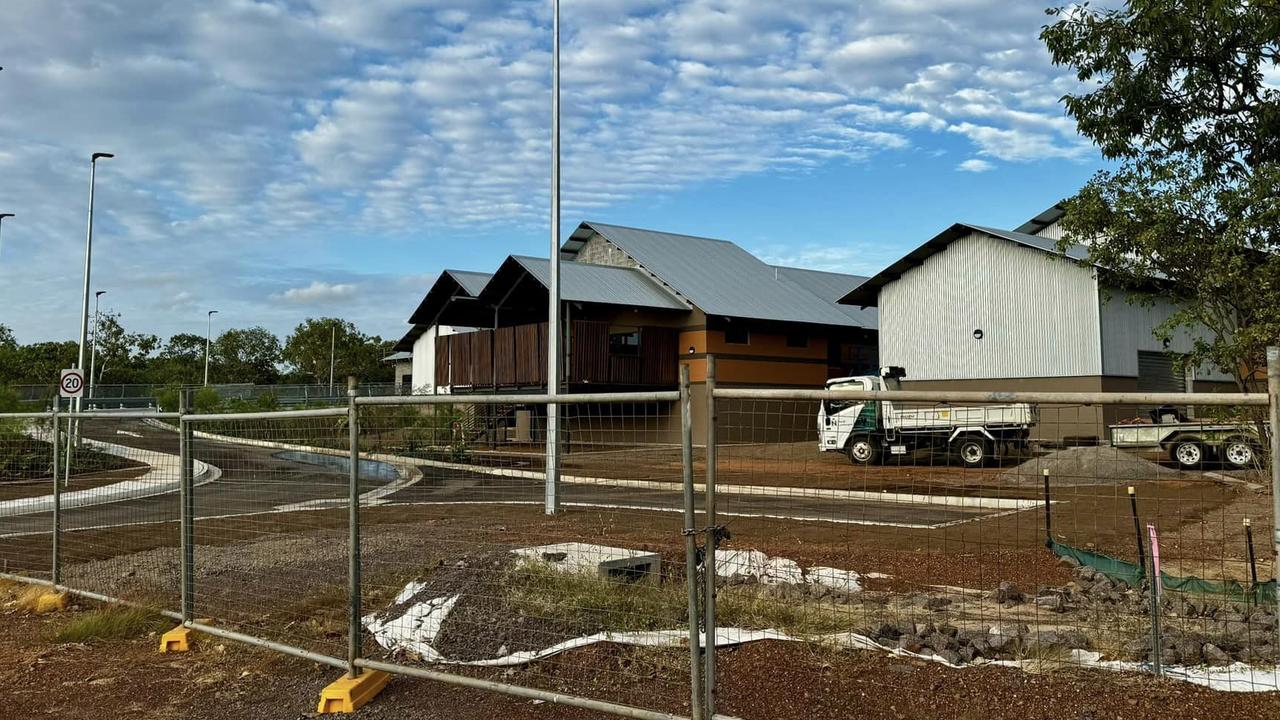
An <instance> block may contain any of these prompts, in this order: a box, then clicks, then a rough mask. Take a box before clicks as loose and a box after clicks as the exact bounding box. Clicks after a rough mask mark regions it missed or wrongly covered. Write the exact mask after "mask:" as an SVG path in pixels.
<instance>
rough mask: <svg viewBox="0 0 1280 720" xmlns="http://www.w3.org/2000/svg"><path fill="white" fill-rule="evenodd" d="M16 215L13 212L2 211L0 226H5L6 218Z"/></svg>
mask: <svg viewBox="0 0 1280 720" xmlns="http://www.w3.org/2000/svg"><path fill="white" fill-rule="evenodd" d="M11 217H14V214H13V213H0V227H3V226H4V219H5V218H11Z"/></svg>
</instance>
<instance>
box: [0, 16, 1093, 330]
mask: <svg viewBox="0 0 1280 720" xmlns="http://www.w3.org/2000/svg"><path fill="white" fill-rule="evenodd" d="M563 21H564V30H565V34H564V56H563V62H564V73H563V80H564V130H563V132H564V137H563V139H564V203H565V208H564V209H565V213H566V218H567V219H568V220H569V221H570V222H571V221H572V220H574V219H576V216H580V215H581V214H584V213H587V212H593V213H594V211H596V210H597V209H601V208H608V207H609V206H612V205H617V204H621V203H625V202H633V201H636V200H638V199H640V200H648V199H654V198H657V197H661V196H666V195H671V194H675V193H682V192H690V191H697V189H698V188H699V187H700V186H701V185H702V184H704V183H709V182H722V181H726V180H733V179H735V178H738V177H741V176H743V175H747V174H755V173H769V172H781V173H786V172H805V171H808V170H809V169H812V168H815V167H820V166H825V165H831V164H839V163H865V162H875V161H877V160H881V159H883V160H884V161H887V162H895V163H903V162H907V161H909V160H910V158H911V157H913V153H921V154H925V153H935V152H938V151H939V150H940V148H941V147H942V146H946V147H947V148H948V149H949V150H952V151H954V148H953V147H952V146H953V145H955V144H956V143H957V142H959V143H960V144H963V145H966V146H967V147H966V148H965V150H967V152H963V151H962V156H963V155H975V156H978V157H974V158H973V161H979V160H980V159H981V158H986V159H987V160H981V162H988V161H990V160H1000V161H1004V162H1033V161H1038V160H1044V159H1068V160H1075V159H1080V158H1088V157H1092V155H1090V153H1091V151H1090V149H1089V148H1088V146H1087V145H1085V144H1084V143H1083V142H1081V141H1080V139H1079V138H1078V137H1077V136H1076V135H1075V132H1074V128H1073V127H1072V125H1071V123H1070V122H1069V121H1068V120H1067V119H1066V118H1064V117H1063V114H1062V111H1061V108H1060V106H1059V104H1058V102H1057V98H1058V97H1060V96H1061V95H1062V94H1063V93H1064V92H1067V91H1069V90H1070V89H1071V88H1072V87H1074V80H1073V79H1072V78H1070V77H1069V76H1067V75H1065V74H1064V73H1061V72H1059V71H1058V70H1056V69H1055V68H1053V67H1052V66H1051V65H1050V64H1049V63H1048V61H1047V58H1046V54H1045V52H1044V50H1043V48H1041V47H1040V42H1039V40H1038V39H1037V35H1038V33H1039V30H1040V26H1041V25H1042V24H1043V22H1044V20H1043V16H1042V15H1041V14H1040V11H1039V7H1038V6H1035V5H1034V4H1026V3H1012V4H1010V3H1008V2H1006V1H1004V0H955V1H954V2H947V3H937V2H929V1H927V0H867V1H866V2H859V3H850V2H848V1H847V0H789V1H788V2H785V3H781V2H780V3H773V2H760V1H759V0H575V2H573V3H566V4H565V7H564V9H563ZM5 23H6V26H5V31H4V38H5V57H4V62H3V64H4V65H5V70H4V72H3V73H2V74H0V107H3V108H4V112H3V113H0V148H3V149H2V150H0V198H2V199H3V202H4V203H5V205H6V207H5V208H0V209H5V210H9V209H10V208H12V209H13V210H14V211H17V212H19V218H18V220H17V221H16V222H14V223H13V224H12V226H11V225H10V224H9V223H6V225H5V239H4V242H5V247H4V251H3V252H4V257H2V258H0V322H2V323H5V324H10V325H13V326H15V328H16V329H17V330H18V332H19V335H20V336H22V337H31V336H38V337H54V336H61V335H69V334H71V333H72V332H73V331H74V328H75V327H76V322H75V321H74V318H75V315H76V312H77V305H76V304H75V302H74V300H75V298H74V293H67V292H64V291H63V288H65V287H66V286H67V284H68V283H67V275H68V271H67V269H66V265H65V259H66V258H67V257H75V256H76V255H77V253H78V252H79V251H80V243H81V240H80V238H82V234H83V215H84V201H85V199H84V183H85V180H86V178H85V177H84V176H85V174H86V171H87V160H88V154H89V153H90V152H92V151H95V150H105V151H111V152H115V153H117V155H118V157H117V158H116V159H115V160H113V161H110V162H108V163H105V164H104V165H103V166H102V167H100V172H99V181H100V182H99V190H98V192H99V194H98V216H97V217H98V225H97V233H98V237H99V241H98V242H99V247H98V252H97V254H96V256H95V273H97V277H98V278H103V279H107V278H114V279H116V280H115V282H125V278H145V277H147V276H157V277H158V276H164V275H166V274H168V273H173V272H175V271H176V272H178V273H179V274H180V275H181V276H183V277H187V276H190V275H192V274H199V275H201V276H202V277H206V278H209V274H210V273H213V272H221V273H223V275H221V276H216V277H213V278H210V279H211V280H214V281H212V282H205V283H203V287H199V288H186V287H182V286H181V285H172V284H161V283H152V284H147V283H146V282H145V281H143V282H141V283H135V284H134V285H133V287H135V288H136V291H137V293H138V294H139V295H140V296H143V295H145V296H146V299H145V300H144V299H142V298H139V299H138V300H137V303H136V304H137V306H138V307H140V308H141V307H166V306H167V307H170V308H172V310H173V313H174V314H175V315H182V316H183V319H181V320H171V319H170V318H168V317H160V316H158V315H156V314H154V313H153V314H152V315H151V316H150V318H149V319H150V320H152V321H154V322H156V324H157V325H160V326H163V324H164V323H166V322H168V323H170V324H171V326H173V327H177V326H180V325H182V323H186V322H187V320H186V319H185V314H187V313H190V314H197V313H195V312H194V311H195V310H197V309H198V307H203V306H204V305H208V304H212V303H216V304H217V306H219V307H222V308H225V309H226V311H227V313H228V314H229V315H230V314H232V313H233V312H241V313H242V314H243V315H244V316H245V317H246V318H250V319H257V318H265V319H264V320H263V321H264V322H266V321H268V319H270V318H272V317H275V316H274V315H273V313H275V312H276V308H275V305H278V304H280V302H284V303H285V304H290V303H292V302H294V301H293V300H292V299H291V298H286V297H285V294H286V293H287V292H288V291H290V290H293V291H296V293H303V297H305V296H306V295H305V292H306V291H307V290H309V289H310V288H312V287H313V285H315V284H316V283H319V284H320V285H321V286H324V287H336V286H344V285H351V286H353V291H354V288H358V289H359V292H358V293H356V295H355V297H356V298H359V299H361V300H362V301H364V299H365V298H369V297H373V296H374V294H375V293H376V292H380V290H378V289H376V288H375V287H374V285H373V284H371V283H364V282H352V281H351V280H350V277H349V276H339V275H335V274H333V272H332V268H333V267H335V266H336V265H338V264H339V263H341V262H343V261H344V260H350V259H352V258H353V253H351V252H350V250H349V249H344V248H343V246H342V245H341V242H340V241H338V240H334V239H333V238H346V237H357V238H358V237H366V236H383V237H385V236H395V237H409V236H412V237H415V238H428V239H430V240H423V242H430V241H434V239H435V238H438V237H440V236H442V235H444V234H456V233H458V232H460V231H462V230H464V229H466V228H476V227H494V226H502V227H519V226H531V225H535V224H541V223H543V222H544V218H545V214H546V207H547V201H546V198H547V183H548V179H547V172H546V170H547V162H548V153H549V132H548V130H549V128H548V125H549V118H548V111H549V66H550V56H549V43H548V26H549V13H548V7H547V3H545V2H535V1H532V0H516V1H510V0H507V1H499V0H365V1H363V2H357V3H353V2H348V1H346V0H289V2H282V1H279V0H205V1H204V2H201V3H199V4H198V7H197V8H196V9H195V10H193V9H192V5H191V3H189V2H183V1H182V0H114V1H113V2H112V3H72V2H66V1H65V0H63V1H54V0H11V2H9V3H7V4H6V7H5ZM969 162H972V161H969ZM421 247H422V246H421V245H420V246H418V249H417V250H415V252H417V253H418V255H417V257H419V258H421V257H430V256H431V251H430V250H425V251H424V250H422V249H421ZM389 255H390V253H383V254H382V256H383V257H384V258H385V257H387V256H389ZM370 256H371V257H372V256H373V254H370ZM364 257H365V256H364V255H363V254H362V255H361V256H360V259H362V260H363V258H364ZM14 258H18V259H19V260H17V261H15V260H14ZM12 262H20V263H21V271H19V269H18V267H17V266H15V265H11V263H12ZM368 262H370V263H374V262H383V263H384V265H383V267H382V268H376V267H362V268H360V269H361V270H362V271H365V272H370V273H376V272H379V271H385V272H386V273H388V274H389V275H391V276H395V275H397V274H398V273H400V272H402V268H401V267H400V266H399V264H397V263H396V262H395V261H394V260H386V259H384V260H381V261H375V260H369V261H368ZM264 268H266V269H268V270H264ZM280 268H288V270H289V272H288V273H287V274H285V273H283V271H279V269H280ZM420 269H421V268H415V271H417V270H420ZM236 273H241V274H243V273H249V274H257V275H267V276H269V278H268V279H263V278H261V277H251V278H248V279H242V278H240V277H239V276H238V275H235V274H236ZM268 280H269V281H268ZM182 291H187V292H190V293H191V296H183V297H181V298H179V297H178V293H179V292H182ZM316 294H317V297H319V296H323V295H324V294H325V292H324V291H323V290H319V289H318V290H316ZM410 294H411V293H410ZM273 296H279V297H278V300H279V301H280V302H276V303H273V302H271V299H272V297H273ZM117 297H118V296H117ZM380 297H384V299H385V297H386V296H380ZM350 300H352V298H351V297H348V298H345V299H344V301H350ZM19 306H21V307H22V308H23V312H21V313H9V312H6V311H5V309H6V308H13V307H19ZM362 307H366V308H367V312H369V313H370V314H371V315H373V314H375V313H377V312H382V313H387V312H395V313H398V314H403V312H402V308H396V309H395V310H394V311H390V310H388V309H386V308H375V307H373V306H372V305H365V306H362ZM237 308H238V309H237ZM400 319H401V318H399V317H398V316H397V317H395V318H394V319H393V320H392V321H391V322H399V320H400ZM229 321H230V320H229V319H228V322H229ZM184 327H185V326H184ZM64 328H72V330H66V331H64Z"/></svg>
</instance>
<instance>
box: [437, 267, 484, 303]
mask: <svg viewBox="0 0 1280 720" xmlns="http://www.w3.org/2000/svg"><path fill="white" fill-rule="evenodd" d="M445 272H446V273H448V274H449V275H450V276H451V277H452V278H453V279H454V282H456V283H458V287H461V288H462V289H463V290H464V291H465V292H466V293H467V294H468V295H470V296H471V297H475V296H477V295H479V294H480V291H481V290H484V286H485V285H486V284H487V283H488V282H489V279H490V278H492V277H493V273H487V272H474V271H472V270H445Z"/></svg>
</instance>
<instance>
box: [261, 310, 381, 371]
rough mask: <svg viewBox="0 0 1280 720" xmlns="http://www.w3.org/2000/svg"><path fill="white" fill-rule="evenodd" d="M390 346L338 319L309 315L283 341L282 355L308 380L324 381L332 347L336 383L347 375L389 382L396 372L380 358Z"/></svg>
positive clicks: (378, 338)
mask: <svg viewBox="0 0 1280 720" xmlns="http://www.w3.org/2000/svg"><path fill="white" fill-rule="evenodd" d="M392 345H393V343H390V342H388V341H385V340H383V339H382V338H380V337H378V336H376V335H374V336H369V335H365V334H364V333H362V332H360V331H359V330H358V329H356V326H355V325H353V324H352V323H349V322H346V321H343V320H340V319H338V318H308V319H307V320H305V321H303V322H302V323H301V324H299V325H298V326H297V327H296V328H294V330H293V333H292V334H291V335H289V337H288V338H287V339H286V340H285V344H284V353H283V358H284V361H285V362H287V363H289V365H291V366H292V367H293V368H295V369H296V370H297V371H298V372H299V373H300V374H302V375H304V376H305V377H306V380H307V381H308V382H315V383H327V382H328V381H329V362H330V349H331V347H332V350H333V365H334V370H333V376H334V378H335V379H336V381H337V382H343V378H345V377H346V376H348V375H354V376H355V377H357V378H359V379H360V380H361V382H389V381H391V380H393V379H394V372H395V371H394V369H393V368H392V367H391V366H389V365H387V364H386V363H384V362H382V358H384V357H386V356H387V355H388V354H389V353H390V352H391V346H392Z"/></svg>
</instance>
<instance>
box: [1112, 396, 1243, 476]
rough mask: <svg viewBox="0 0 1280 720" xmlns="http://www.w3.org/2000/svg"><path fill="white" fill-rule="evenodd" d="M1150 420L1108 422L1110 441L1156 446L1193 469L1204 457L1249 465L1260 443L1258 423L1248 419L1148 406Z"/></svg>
mask: <svg viewBox="0 0 1280 720" xmlns="http://www.w3.org/2000/svg"><path fill="white" fill-rule="evenodd" d="M1150 415H1151V422H1149V423H1145V422H1144V423H1133V424H1125V425H1111V426H1109V427H1108V430H1109V431H1110V434H1111V445H1112V446H1113V447H1118V448H1127V449H1135V450H1143V449H1159V450H1161V451H1163V452H1165V453H1168V455H1169V459H1170V460H1172V461H1174V462H1176V463H1178V466H1179V467H1182V468H1186V469H1194V468H1198V467H1200V466H1201V465H1202V464H1204V462H1205V461H1206V460H1210V459H1213V460H1220V461H1222V462H1225V463H1226V464H1227V465H1230V466H1231V467H1234V468H1239V469H1247V468H1252V467H1254V466H1255V464H1256V463H1257V462H1258V457H1259V454H1260V453H1259V450H1260V448H1261V445H1262V443H1261V442H1259V440H1258V427H1257V425H1255V424H1253V423H1248V422H1215V421H1212V420H1195V419H1191V418H1187V417H1186V416H1184V415H1183V414H1182V413H1180V412H1178V411H1177V410H1176V409H1174V408H1170V407H1162V408H1156V409H1155V410H1152V411H1151V413H1150Z"/></svg>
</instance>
